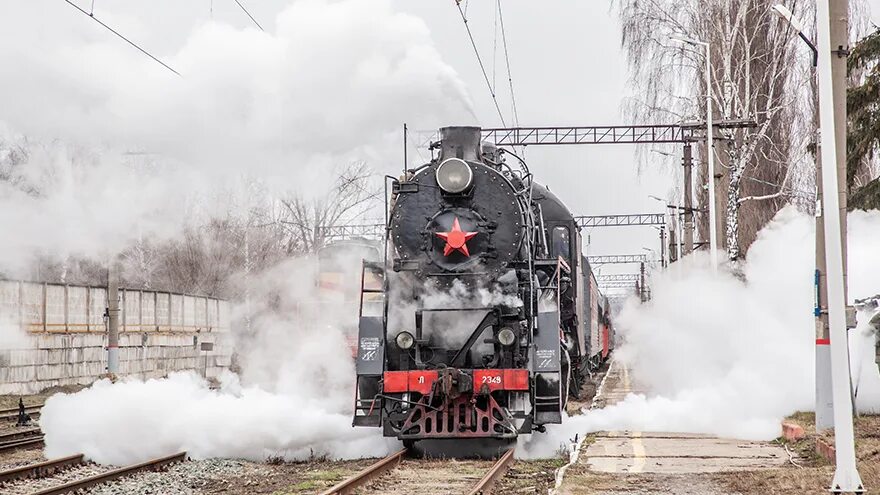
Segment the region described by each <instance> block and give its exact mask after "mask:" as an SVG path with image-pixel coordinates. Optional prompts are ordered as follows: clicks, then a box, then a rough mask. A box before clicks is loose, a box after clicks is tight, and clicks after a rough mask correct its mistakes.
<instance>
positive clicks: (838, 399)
mask: <svg viewBox="0 0 880 495" xmlns="http://www.w3.org/2000/svg"><path fill="white" fill-rule="evenodd" d="M816 7H817V9H816V10H817V12H816V23H817V33H818V47H819V119H820V123H821V129H822V163H823V164H824V165H825V166H824V167H822V187H823V188H824V189H825V192H826V194H823V202H824V205H823V214H824V233H825V241H826V243H825V264H826V268H827V285H828V324H829V336H830V339H831V345H830V347H831V380H832V397H833V399H834V447H835V461H836V462H835V464H836V466H835V472H834V479H833V481H832V482H831V491H832V492H833V493H862V492H864V485H863V484H862V480H861V477H860V476H859V472H858V469H857V467H856V456H855V438H854V432H853V411H852V406H853V399H852V394H851V379H850V371H849V349H848V345H847V344H848V339H847V306H846V303H847V301H846V271H845V268H846V249H845V242H844V240H845V238H846V224H845V223H844V222H842V221H841V216H842V215H845V214H846V180H845V179H846V175H845V172H846V170H845V167H846V56H847V54H848V53H849V49H848V45H849V43H848V40H849V31H848V22H847V20H848V14H849V12H848V7H849V2H848V0H820V1H819V2H817V3H816ZM831 164H835V165H836V167H835V168H832V167H831ZM841 170H843V173H844V175H843V177H844V180H843V181H841V180H840V175H841Z"/></svg>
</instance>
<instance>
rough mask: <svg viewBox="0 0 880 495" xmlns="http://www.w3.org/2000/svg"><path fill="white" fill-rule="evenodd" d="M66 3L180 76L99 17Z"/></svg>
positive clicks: (67, 0)
mask: <svg viewBox="0 0 880 495" xmlns="http://www.w3.org/2000/svg"><path fill="white" fill-rule="evenodd" d="M64 1H65V2H67V3H68V4H70V5H72V6H73V8H75V9H76V10H78V11H80V12H82V13H83V14H85V15H87V16H89V17H90V18H91V19H93V20H94V21H95V22H97V23H98V24H100V25H101V26H104V28H106V29H107V30H108V31H110V32H111V33H113V34H115V35H116V36H118V37H119V38H121V39H122V40H123V41H125V42H126V43H128V44H129V45H131V46H133V47H135V48H137V49H138V51H140V52H141V53H143V54H144V55H146V56H148V57H150V58H151V59H153V60H154V61H156V62H157V63H158V64H160V65H161V66H162V67H165V68H166V69H168V70H170V71H171V72H173V73H175V74H177V75H178V76H179V75H180V72H177V71H176V70H174V69H172V68H171V67H169V66H168V64H166V63H165V62H163V61H161V60H159V59H158V58H156V57H154V56H153V55H152V54H151V53H150V52H148V51H146V50H144V49H143V48H141V47H140V46H138V45H137V44H136V43H135V42H134V41H131V40H130V39H128V38H126V37H125V36H123V35H122V34H120V33H119V32H118V31H116V30H115V29H113V28H112V27H110V26H108V25H106V24H104V23H103V22H101V21H100V20H99V19H98V18H97V17H95V16H94V15H92V14H89V13H88V12H86V11H85V10H83V9H81V8H80V7H79V5H77V4H75V3H73V2H71V1H70V0H64Z"/></svg>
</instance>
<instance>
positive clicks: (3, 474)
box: [0, 454, 84, 484]
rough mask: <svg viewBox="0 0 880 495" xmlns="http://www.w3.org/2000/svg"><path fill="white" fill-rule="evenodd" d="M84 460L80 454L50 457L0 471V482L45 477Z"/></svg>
mask: <svg viewBox="0 0 880 495" xmlns="http://www.w3.org/2000/svg"><path fill="white" fill-rule="evenodd" d="M83 462H84V457H83V455H82V454H76V455H72V456H69V457H61V458H58V459H51V460H48V461H44V462H39V463H36V464H29V465H27V466H19V467H17V468H12V469H9V470H6V471H0V484H2V483H5V482H7V481H14V480H21V479H26V478H45V477H46V476H50V475H52V474H54V473H55V472H57V471H59V470H60V469H62V468H65V467H68V466H76V465H79V464H82V463H83Z"/></svg>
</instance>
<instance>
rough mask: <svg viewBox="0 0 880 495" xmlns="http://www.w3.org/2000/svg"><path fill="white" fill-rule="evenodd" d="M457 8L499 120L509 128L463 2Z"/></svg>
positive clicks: (458, 0)
mask: <svg viewBox="0 0 880 495" xmlns="http://www.w3.org/2000/svg"><path fill="white" fill-rule="evenodd" d="M455 6H456V7H457V8H458V13H459V14H461V20H462V22H464V28H465V30H466V31H467V35H468V38H469V39H470V41H471V46H472V47H473V48H474V55H476V56H477V63H479V64H480V70H481V71H482V72H483V79H485V81H486V87H487V88H488V89H489V94H491V95H492V102H493V103H494V104H495V110H496V111H497V112H498V118H500V119H501V125H503V126H504V127H507V122H506V121H505V120H504V114H503V113H501V107H500V106H498V98H496V97H495V90H494V89H492V83H491V82H490V81H489V75H488V74H487V73H486V66H485V65H483V59H482V58H481V57H480V51H479V50H477V43H476V42H475V41H474V35H473V33H471V28H470V26H468V20H467V16H465V15H464V11H463V10H462V9H461V1H460V0H455Z"/></svg>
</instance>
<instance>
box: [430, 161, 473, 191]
mask: <svg viewBox="0 0 880 495" xmlns="http://www.w3.org/2000/svg"><path fill="white" fill-rule="evenodd" d="M473 182H474V171H473V170H471V167H470V165H468V164H467V162H465V161H464V160H462V159H461V158H449V159H446V160H443V163H441V164H440V166H439V167H437V185H439V186H440V189H443V190H444V191H446V192H448V193H451V194H457V193H460V192H463V191H466V190H467V188H469V187H471V184H472V183H473Z"/></svg>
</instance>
